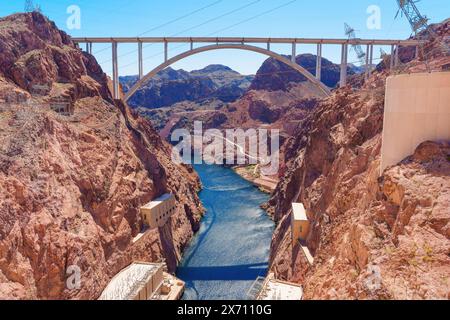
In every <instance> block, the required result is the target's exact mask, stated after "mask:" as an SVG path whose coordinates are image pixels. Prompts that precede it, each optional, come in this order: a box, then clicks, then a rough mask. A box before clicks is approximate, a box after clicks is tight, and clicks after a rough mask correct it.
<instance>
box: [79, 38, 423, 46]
mask: <svg viewBox="0 0 450 320" xmlns="http://www.w3.org/2000/svg"><path fill="white" fill-rule="evenodd" d="M72 40H73V41H74V42H77V43H86V42H88V43H111V42H117V43H138V42H143V43H164V42H168V43H190V42H196V43H285V44H292V43H298V44H300V43H301V44H319V43H320V44H337V45H339V44H350V45H353V44H359V45H386V46H387V45H403V46H416V45H420V44H421V41H419V40H413V39H409V40H394V39H314V38H238V37H110V38H108V37H81V38H72Z"/></svg>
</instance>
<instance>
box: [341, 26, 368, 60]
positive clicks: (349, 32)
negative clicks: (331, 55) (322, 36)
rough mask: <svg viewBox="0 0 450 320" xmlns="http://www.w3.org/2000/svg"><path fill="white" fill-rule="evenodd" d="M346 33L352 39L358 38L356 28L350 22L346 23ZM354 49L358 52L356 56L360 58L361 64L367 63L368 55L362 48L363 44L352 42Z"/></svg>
mask: <svg viewBox="0 0 450 320" xmlns="http://www.w3.org/2000/svg"><path fill="white" fill-rule="evenodd" d="M345 34H346V35H347V37H348V38H349V39H350V40H355V39H356V33H355V29H353V28H352V27H350V26H349V25H348V24H345ZM352 49H353V50H354V51H355V52H356V56H357V57H358V60H359V61H360V62H361V65H364V63H365V61H364V58H365V57H366V54H365V53H364V51H363V49H362V48H361V45H359V44H356V43H354V44H352Z"/></svg>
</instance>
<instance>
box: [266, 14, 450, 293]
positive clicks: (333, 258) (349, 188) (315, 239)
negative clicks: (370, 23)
mask: <svg viewBox="0 0 450 320" xmlns="http://www.w3.org/2000/svg"><path fill="white" fill-rule="evenodd" d="M445 25H448V22H446V23H445ZM439 30H448V28H446V27H440V28H439ZM435 43H437V41H435ZM428 62H429V67H430V68H431V69H432V70H441V68H442V66H443V65H446V64H448V63H450V57H448V56H447V57H443V56H436V57H435V58H432V59H430V60H429V61H428ZM402 68H404V70H406V71H407V72H408V71H414V72H417V71H422V70H426V68H425V65H424V63H423V62H421V61H418V60H414V61H412V62H410V63H409V64H408V65H404V66H403V67H402ZM380 70H381V71H379V72H375V73H374V74H373V76H372V77H371V79H370V80H369V81H368V83H366V84H365V85H364V86H363V87H362V89H361V90H359V91H353V90H351V89H350V88H343V89H339V90H337V91H335V92H334V93H333V95H332V96H331V97H330V98H328V99H325V100H323V101H322V102H320V103H319V105H318V107H316V108H315V109H314V110H313V111H312V112H311V113H310V114H309V115H308V116H307V117H306V119H305V120H304V121H303V122H302V123H301V125H300V129H299V130H298V131H297V133H296V135H295V137H294V138H292V139H291V141H289V142H288V145H287V147H286V151H285V155H286V163H287V165H286V174H285V175H284V177H283V178H282V179H281V182H280V184H279V185H278V187H277V191H276V192H275V193H274V195H273V196H272V198H271V200H270V201H269V203H268V206H269V211H270V212H271V213H272V214H273V216H274V219H275V220H276V221H277V223H278V226H277V229H276V231H275V234H274V236H273V240H272V247H271V269H272V270H273V271H274V272H275V274H276V276H277V277H278V278H281V279H286V280H290V281H294V282H298V283H301V284H303V285H304V298H305V299H384V298H388V299H436V298H438V299H448V298H449V297H450V292H449V287H450V282H449V281H450V280H449V278H448V275H449V274H450V257H449V252H450V234H449V231H448V230H449V226H450V206H449V203H450V192H449V190H450V162H449V154H450V149H449V144H448V142H442V143H435V142H425V143H423V144H421V145H420V146H419V147H418V148H417V150H416V151H415V153H414V154H413V155H412V156H411V157H409V158H407V159H405V160H404V161H403V162H401V163H399V164H398V165H396V166H393V167H392V168H389V169H388V170H386V171H385V172H384V173H383V175H382V176H381V177H379V165H380V149H381V132H382V119H383V109H384V85H385V79H386V76H387V75H388V72H387V71H386V70H384V71H383V70H382V69H380ZM292 202H302V203H303V204H304V205H305V208H306V209H307V212H308V217H309V219H310V221H311V224H312V230H311V233H310V235H309V237H308V239H307V245H308V247H309V249H310V250H311V252H312V254H313V255H314V264H313V265H312V266H309V265H308V262H307V260H306V258H305V257H304V255H303V253H302V250H301V248H300V247H299V246H298V245H295V246H294V247H292V244H291V233H290V207H291V203H292Z"/></svg>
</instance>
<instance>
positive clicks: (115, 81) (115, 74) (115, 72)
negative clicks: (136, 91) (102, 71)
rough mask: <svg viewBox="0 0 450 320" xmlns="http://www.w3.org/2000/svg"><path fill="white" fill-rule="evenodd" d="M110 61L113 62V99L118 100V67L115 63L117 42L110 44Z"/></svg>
mask: <svg viewBox="0 0 450 320" xmlns="http://www.w3.org/2000/svg"><path fill="white" fill-rule="evenodd" d="M112 61H113V96H114V99H120V94H119V66H118V61H117V42H113V43H112Z"/></svg>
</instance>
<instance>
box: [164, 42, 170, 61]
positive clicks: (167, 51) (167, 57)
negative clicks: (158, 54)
mask: <svg viewBox="0 0 450 320" xmlns="http://www.w3.org/2000/svg"><path fill="white" fill-rule="evenodd" d="M167 60H169V43H168V42H167V40H164V62H167Z"/></svg>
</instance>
